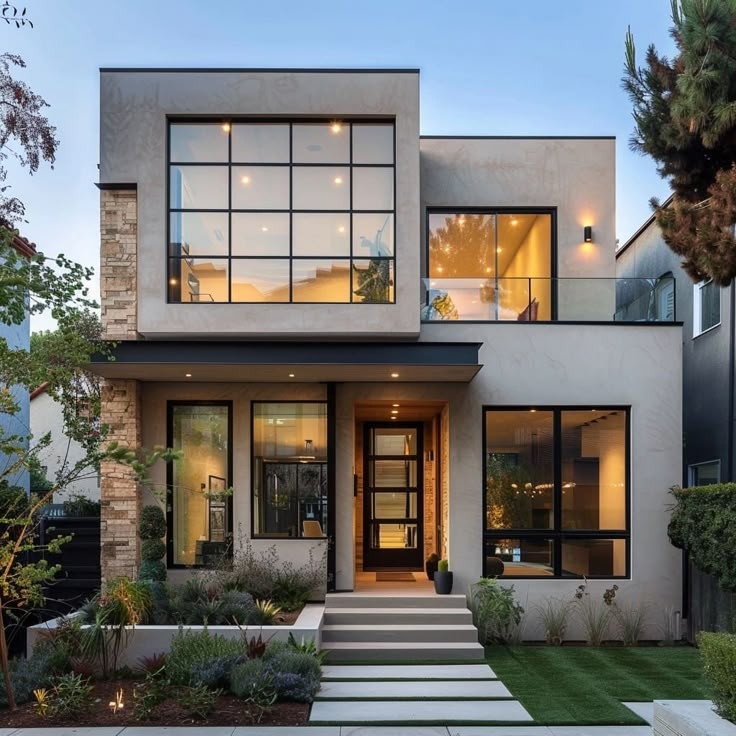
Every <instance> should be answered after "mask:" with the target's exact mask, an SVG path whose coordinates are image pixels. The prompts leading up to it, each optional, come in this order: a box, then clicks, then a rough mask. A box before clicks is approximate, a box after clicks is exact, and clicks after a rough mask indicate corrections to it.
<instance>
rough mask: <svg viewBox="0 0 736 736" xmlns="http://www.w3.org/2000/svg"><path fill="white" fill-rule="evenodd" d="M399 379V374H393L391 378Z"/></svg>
mask: <svg viewBox="0 0 736 736" xmlns="http://www.w3.org/2000/svg"><path fill="white" fill-rule="evenodd" d="M398 377H399V374H398V373H392V374H391V378H398Z"/></svg>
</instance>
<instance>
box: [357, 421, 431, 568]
mask: <svg viewBox="0 0 736 736" xmlns="http://www.w3.org/2000/svg"><path fill="white" fill-rule="evenodd" d="M422 457H423V455H422V425H421V424H399V423H398V422H390V423H385V422H382V423H371V424H366V425H365V429H364V436H363V458H364V463H363V569H365V570H392V569H394V570H421V569H422V562H423V556H424V555H423V552H424V550H423V540H424V535H423V529H422V526H423V502H422V480H423V475H424V472H423V467H422Z"/></svg>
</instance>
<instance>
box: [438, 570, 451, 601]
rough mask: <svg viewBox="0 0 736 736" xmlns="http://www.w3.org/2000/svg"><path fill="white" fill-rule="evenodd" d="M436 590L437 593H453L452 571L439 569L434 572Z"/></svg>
mask: <svg viewBox="0 0 736 736" xmlns="http://www.w3.org/2000/svg"><path fill="white" fill-rule="evenodd" d="M434 592H435V593H437V595H450V593H452V573H451V572H442V571H440V570H437V572H435V574H434Z"/></svg>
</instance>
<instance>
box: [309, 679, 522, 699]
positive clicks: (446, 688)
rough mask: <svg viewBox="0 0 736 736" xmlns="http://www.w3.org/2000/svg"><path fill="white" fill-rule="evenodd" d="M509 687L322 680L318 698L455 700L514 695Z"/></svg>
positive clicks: (450, 682)
mask: <svg viewBox="0 0 736 736" xmlns="http://www.w3.org/2000/svg"><path fill="white" fill-rule="evenodd" d="M512 697H513V696H512V695H511V693H510V692H509V691H508V689H507V688H506V686H505V685H504V684H503V683H502V682H499V681H498V680H473V681H470V682H464V681H463V680H432V681H429V682H428V681H426V680H404V681H402V682H391V681H384V682H365V681H363V682H349V681H347V680H342V681H338V682H323V683H322V687H321V689H320V691H319V693H318V695H317V699H318V700H325V699H327V700H331V699H336V698H340V699H348V700H349V699H351V698H352V699H356V700H364V699H365V698H375V699H377V700H395V699H397V698H404V699H407V700H417V699H421V698H424V699H426V698H431V699H432V700H455V699H466V698H512Z"/></svg>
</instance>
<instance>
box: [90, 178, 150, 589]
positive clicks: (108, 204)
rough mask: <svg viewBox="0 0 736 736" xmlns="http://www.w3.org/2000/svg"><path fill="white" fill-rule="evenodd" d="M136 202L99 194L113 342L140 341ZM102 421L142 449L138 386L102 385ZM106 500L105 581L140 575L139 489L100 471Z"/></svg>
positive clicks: (130, 195)
mask: <svg viewBox="0 0 736 736" xmlns="http://www.w3.org/2000/svg"><path fill="white" fill-rule="evenodd" d="M137 240H138V197H137V192H136V190H135V189H104V190H102V191H101V192H100V303H101V306H102V330H103V335H104V336H105V337H106V338H107V339H109V340H116V341H122V340H137V339H139V336H138V332H137V330H136V327H137V319H138V310H137V307H138V305H137V266H138V263H137V258H138V256H137V247H138V243H137ZM100 398H101V419H102V423H103V424H104V425H107V427H108V439H109V440H115V441H117V442H119V443H120V444H121V445H124V446H126V447H130V448H134V449H138V448H139V447H140V446H141V410H140V385H139V383H138V381H133V380H126V379H104V380H103V382H102V385H101V396H100ZM100 494H101V499H102V509H101V516H102V518H101V525H102V578H103V580H111V579H112V578H116V577H119V576H121V575H126V576H129V577H135V576H136V574H137V572H138V535H137V530H138V513H139V510H140V488H139V487H138V484H137V483H136V481H135V479H134V477H133V473H132V472H131V471H130V470H129V469H128V468H127V467H125V466H124V465H120V464H119V463H114V462H104V463H102V466H101V468H100Z"/></svg>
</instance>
